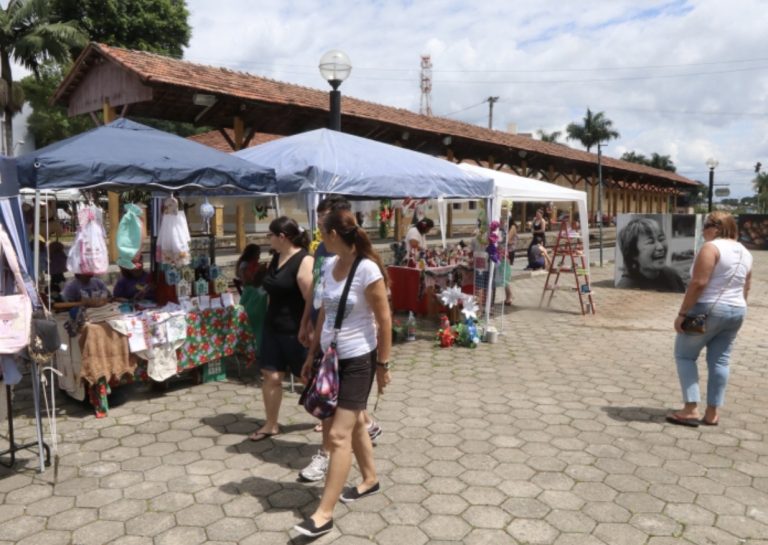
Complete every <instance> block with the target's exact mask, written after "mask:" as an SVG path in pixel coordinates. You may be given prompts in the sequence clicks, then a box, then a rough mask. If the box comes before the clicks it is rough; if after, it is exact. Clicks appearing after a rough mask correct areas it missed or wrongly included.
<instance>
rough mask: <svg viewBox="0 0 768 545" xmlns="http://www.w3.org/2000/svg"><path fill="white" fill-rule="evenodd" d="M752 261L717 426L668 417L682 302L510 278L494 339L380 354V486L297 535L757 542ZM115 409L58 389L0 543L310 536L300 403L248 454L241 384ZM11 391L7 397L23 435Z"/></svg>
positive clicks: (763, 317)
mask: <svg viewBox="0 0 768 545" xmlns="http://www.w3.org/2000/svg"><path fill="white" fill-rule="evenodd" d="M755 258H756V260H755V271H754V273H753V276H754V280H753V290H752V294H751V297H750V300H751V306H750V311H749V316H748V319H747V322H746V324H745V326H744V328H743V329H742V332H741V333H740V335H739V338H738V340H737V345H736V348H735V351H734V354H733V358H732V361H731V369H732V374H731V382H730V385H729V388H728V392H727V399H726V406H725V410H724V412H723V414H722V418H721V424H720V426H718V427H700V428H696V429H693V428H683V427H677V426H671V425H669V424H666V423H665V421H664V415H665V414H666V413H667V412H668V411H669V410H671V409H675V408H678V407H679V406H680V392H679V386H678V383H677V375H676V372H675V367H674V361H673V358H672V345H673V341H674V332H673V330H672V322H673V319H674V317H675V314H676V313H677V309H678V308H679V304H680V301H681V297H682V296H681V295H679V294H661V293H648V292H638V291H626V290H617V289H614V288H613V287H612V276H613V265H612V264H608V265H607V266H606V267H605V268H604V269H598V268H596V267H595V268H593V281H594V291H595V297H596V305H597V311H598V314H597V315H596V316H588V317H582V316H581V315H579V314H577V313H576V311H577V309H578V305H577V302H576V299H575V297H576V296H575V295H574V294H571V293H566V292H558V293H557V295H556V297H555V300H554V305H553V307H552V309H550V310H548V311H542V310H539V309H538V308H537V305H538V301H539V297H540V295H541V289H542V286H543V284H544V276H543V275H534V276H529V277H528V276H526V277H521V278H518V279H516V280H515V282H514V287H515V306H514V307H512V309H511V310H507V311H506V312H505V313H504V315H503V335H502V336H501V337H500V338H499V342H498V343H497V344H493V345H489V344H482V345H481V346H480V347H478V348H477V349H475V350H471V349H466V348H453V349H440V348H436V347H435V346H434V341H433V338H432V332H431V331H430V330H429V329H428V328H427V325H428V324H426V323H422V325H423V326H425V327H423V328H422V329H423V330H422V335H421V338H420V339H419V340H417V341H416V342H412V343H407V344H399V345H396V346H395V349H394V357H393V359H394V361H395V362H396V365H395V368H394V371H393V383H392V385H391V386H390V388H388V389H387V391H386V393H385V394H384V395H383V396H382V399H381V400H380V402H379V407H378V410H377V411H376V418H377V419H378V420H379V421H380V422H381V423H382V425H383V427H384V430H385V431H384V435H383V436H382V437H381V438H380V440H379V443H378V446H377V447H376V448H375V457H376V464H377V468H378V471H379V476H380V480H381V483H382V493H381V494H378V495H376V496H372V497H370V498H366V499H364V500H361V501H359V502H356V503H354V504H352V505H350V506H349V507H347V506H344V505H342V504H339V505H338V507H337V508H336V518H335V521H336V526H335V529H334V531H333V532H332V533H331V534H329V535H326V536H324V537H322V538H320V539H318V540H316V541H315V543H320V544H326V543H335V544H339V545H342V544H343V545H362V544H365V543H377V544H382V545H422V544H425V543H430V544H438V543H449V542H453V543H456V542H460V543H467V544H487V545H503V544H508V543H509V544H512V543H517V544H557V545H593V544H602V543H604V544H609V545H641V544H647V545H674V544H684V543H685V544H688V543H694V544H699V545H714V544H717V545H747V544H749V545H757V544H768V441H766V436H768V404H766V401H765V397H764V395H765V392H766V391H768V375H767V374H766V365H767V364H768V338H766V334H765V332H766V330H767V326H768V313H767V312H766V304H768V289H767V288H768V283H766V281H765V275H764V274H763V271H765V270H766V266H768V255H767V254H765V253H762V254H761V253H755ZM499 300H500V299H499ZM495 320H496V321H497V326H501V325H502V324H501V323H500V322H501V319H500V316H499V314H498V312H497V313H496V315H495ZM436 326H437V324H435V329H436ZM702 367H703V366H702ZM127 398H128V399H127V401H126V402H125V403H123V404H122V405H121V406H119V407H115V408H113V409H112V410H111V412H110V415H109V417H108V418H104V419H100V420H99V419H96V418H95V417H94V416H93V415H92V413H91V412H89V411H88V410H87V409H86V408H84V407H83V406H82V405H80V404H76V403H74V402H72V401H65V400H64V399H63V396H60V397H59V400H60V402H61V404H60V406H59V408H58V412H59V419H58V431H59V435H60V443H59V453H60V456H61V459H60V465H59V470H58V479H57V482H55V483H54V471H53V470H52V469H48V470H47V471H46V472H45V473H44V474H42V475H40V474H38V473H36V471H35V467H36V459H35V458H34V456H33V455H32V454H31V453H21V454H20V457H21V459H20V461H19V462H18V463H17V465H16V467H15V468H13V469H10V470H9V469H6V468H0V545H5V544H10V543H19V544H24V545H26V544H30V545H53V544H61V545H64V544H93V545H102V544H106V543H112V544H120V545H143V544H154V545H172V544H179V545H196V544H199V543H208V544H216V545H223V544H234V543H241V544H244V545H245V544H247V545H256V544H285V543H307V542H308V540H306V539H305V538H299V537H297V536H296V533H295V532H293V531H292V530H290V528H291V527H292V526H293V524H294V523H296V522H298V521H300V520H301V518H302V517H303V516H304V515H306V514H309V513H311V512H312V511H313V509H314V507H315V505H316V502H317V499H318V497H319V494H320V492H321V490H322V483H313V484H302V483H299V482H297V479H296V477H297V472H298V470H299V469H300V468H302V467H303V466H304V465H306V463H307V462H308V461H309V459H310V457H311V456H312V454H314V453H315V452H316V450H317V446H318V441H319V440H320V434H318V433H316V432H314V431H312V427H313V426H314V424H315V422H314V421H313V420H312V419H311V418H310V417H309V416H308V415H307V414H306V413H305V412H304V410H303V409H302V408H301V407H299V406H298V405H297V398H298V396H297V395H295V394H290V393H289V394H287V395H286V396H285V398H284V404H283V410H282V413H281V422H282V424H283V427H282V430H283V433H282V434H281V435H279V436H276V437H275V438H273V439H269V440H265V441H262V442H258V443H253V442H250V441H249V440H248V439H247V434H248V433H249V432H251V431H253V430H255V429H256V428H257V427H258V426H259V422H260V419H261V418H263V416H264V409H263V405H262V403H261V394H260V391H259V390H258V389H257V387H256V385H255V383H254V382H253V380H252V379H250V380H246V381H240V380H237V379H235V378H233V379H231V380H230V381H228V382H218V383H208V384H202V385H197V386H194V385H191V384H190V383H188V382H177V383H176V384H175V385H172V387H171V388H170V390H169V391H167V392H160V393H158V392H152V391H150V390H149V389H148V388H147V387H144V386H140V387H133V388H129V389H128V390H127ZM27 399H28V392H25V391H24V390H23V389H22V391H21V392H20V393H19V400H20V403H19V405H20V409H19V413H20V414H17V433H18V435H19V436H20V438H21V439H22V440H28V439H30V438H31V437H32V436H33V427H32V426H31V419H30V415H31V410H30V407H29V403H28V401H27ZM374 399H375V394H374V395H373V396H372V398H371V407H372V406H373V401H374ZM0 429H2V430H3V433H4V426H3V427H2V428H0ZM5 446H6V442H5V440H4V439H0V449H2V448H5ZM356 478H357V473H356V472H355V471H354V470H353V475H352V477H351V479H353V480H354V479H356Z"/></svg>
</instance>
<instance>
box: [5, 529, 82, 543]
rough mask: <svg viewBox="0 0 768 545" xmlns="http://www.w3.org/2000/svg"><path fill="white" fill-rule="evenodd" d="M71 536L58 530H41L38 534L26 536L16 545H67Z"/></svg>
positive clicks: (70, 540)
mask: <svg viewBox="0 0 768 545" xmlns="http://www.w3.org/2000/svg"><path fill="white" fill-rule="evenodd" d="M71 542H72V536H71V535H70V533H69V532H64V531H60V530H43V531H42V532H40V533H38V534H32V535H31V536H27V537H25V538H24V539H22V540H21V541H19V542H17V543H16V545H69V544H70V543H71Z"/></svg>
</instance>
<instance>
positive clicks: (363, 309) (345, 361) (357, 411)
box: [294, 210, 392, 537]
mask: <svg viewBox="0 0 768 545" xmlns="http://www.w3.org/2000/svg"><path fill="white" fill-rule="evenodd" d="M321 231H322V234H323V241H324V242H325V245H326V248H327V249H328V251H329V252H332V253H334V254H335V256H334V257H330V258H326V263H325V264H324V273H323V276H322V278H323V279H322V283H321V285H320V286H317V287H316V288H315V289H320V290H322V308H321V309H320V315H319V316H318V324H322V330H321V332H320V334H319V335H317V334H316V335H314V337H313V339H312V344H311V346H310V349H309V354H308V355H307V359H306V362H305V363H304V367H303V369H302V377H304V378H305V379H306V380H309V376H310V374H311V372H312V361H313V356H314V355H315V354H316V353H318V351H320V350H323V351H325V350H327V349H328V347H329V345H330V343H331V341H332V339H333V337H334V334H335V331H334V324H335V322H336V313H337V310H338V306H339V301H340V299H341V294H342V292H343V291H344V286H345V284H346V283H347V277H348V276H350V274H351V275H352V281H351V285H350V289H349V294H348V296H347V299H346V306H345V309H344V313H343V320H342V323H341V329H340V331H338V333H337V337H336V349H337V351H338V355H339V399H338V406H337V408H336V412H335V413H334V415H333V416H332V417H331V418H328V419H326V420H325V421H324V422H323V436H324V437H323V444H324V445H325V447H326V449H327V450H328V452H329V454H330V462H329V464H328V473H327V476H326V480H325V488H324V489H323V495H322V498H321V499H320V504H319V505H318V507H317V509H316V510H315V512H314V513H313V514H312V516H310V517H308V518H307V519H306V520H304V522H302V523H301V524H297V525H296V526H295V527H294V528H295V530H296V531H297V532H299V533H300V534H302V535H305V536H310V537H317V536H320V535H322V534H325V533H328V532H330V531H331V530H332V529H333V509H334V507H335V505H336V502H337V501H338V500H341V501H342V502H344V503H351V502H354V501H356V500H359V499H361V498H364V497H366V496H370V495H373V494H375V493H377V492H378V491H379V481H378V477H377V476H376V468H375V467H374V463H373V446H372V444H371V438H370V437H369V435H368V431H367V430H366V423H365V417H364V412H365V409H366V406H367V404H368V395H369V394H370V391H371V387H372V385H373V380H374V377H375V378H376V382H377V385H378V388H379V390H383V389H384V387H385V386H386V385H387V384H389V381H390V375H389V354H390V350H391V347H392V319H391V316H390V311H389V303H388V301H387V277H386V272H385V270H384V267H383V266H382V263H381V259H380V258H379V256H378V254H376V253H375V252H374V250H373V248H372V247H371V241H370V240H369V239H368V235H366V233H365V231H364V230H363V229H361V228H360V227H358V225H357V223H356V222H355V217H354V215H353V214H352V213H351V212H349V211H347V210H332V211H330V212H329V213H328V215H327V216H326V217H325V218H324V220H323V223H322V225H321ZM355 265H356V268H355ZM353 453H354V455H355V458H356V459H357V464H358V466H359V468H360V473H361V474H362V482H361V483H360V484H358V485H357V486H353V487H349V488H347V489H345V490H343V488H344V484H345V483H346V481H347V477H348V476H349V470H350V467H351V465H352V454H353Z"/></svg>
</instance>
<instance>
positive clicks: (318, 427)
mask: <svg viewBox="0 0 768 545" xmlns="http://www.w3.org/2000/svg"><path fill="white" fill-rule="evenodd" d="M312 431H317V432H320V431H323V423H322V422H320V423H319V424H317V425H316V426H315V427H314V428H312Z"/></svg>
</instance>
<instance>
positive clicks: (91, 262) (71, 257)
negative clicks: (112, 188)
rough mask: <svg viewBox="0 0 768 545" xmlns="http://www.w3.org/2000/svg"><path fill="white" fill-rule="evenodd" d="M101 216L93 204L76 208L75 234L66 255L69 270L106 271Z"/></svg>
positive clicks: (104, 238) (107, 261) (105, 252)
mask: <svg viewBox="0 0 768 545" xmlns="http://www.w3.org/2000/svg"><path fill="white" fill-rule="evenodd" d="M102 216H103V212H102V210H101V208H98V207H97V206H94V205H85V206H82V207H81V208H80V209H79V210H78V212H77V220H78V228H77V234H76V235H75V241H74V242H73V243H72V247H71V248H70V249H69V254H68V255H67V269H68V270H69V272H71V273H74V274H93V275H96V274H104V273H106V272H107V269H108V268H109V256H108V254H107V235H106V233H105V232H104V227H103V225H102ZM132 257H133V256H132Z"/></svg>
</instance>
